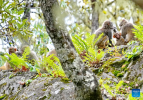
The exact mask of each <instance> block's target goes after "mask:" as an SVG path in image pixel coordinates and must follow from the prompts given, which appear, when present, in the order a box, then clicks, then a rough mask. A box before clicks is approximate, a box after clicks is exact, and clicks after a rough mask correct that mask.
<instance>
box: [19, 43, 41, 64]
mask: <svg viewBox="0 0 143 100" xmlns="http://www.w3.org/2000/svg"><path fill="white" fill-rule="evenodd" d="M26 48H28V51H29V52H30V53H29V54H28V55H27V59H26V61H27V62H29V63H31V65H33V66H34V65H35V62H36V61H38V57H37V55H36V53H35V52H34V51H32V50H30V47H29V46H28V45H24V46H22V47H21V52H22V54H23V53H24V51H25V49H26Z"/></svg>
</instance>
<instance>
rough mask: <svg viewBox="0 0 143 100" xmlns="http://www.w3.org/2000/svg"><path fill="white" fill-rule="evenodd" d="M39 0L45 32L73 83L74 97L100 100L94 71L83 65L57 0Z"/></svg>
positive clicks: (78, 99) (82, 99)
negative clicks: (65, 25)
mask: <svg viewBox="0 0 143 100" xmlns="http://www.w3.org/2000/svg"><path fill="white" fill-rule="evenodd" d="M39 1H40V4H41V9H42V12H43V16H44V19H45V25H46V30H47V33H48V34H49V36H50V38H51V39H52V42H53V44H54V46H55V49H56V52H57V56H58V58H59V59H60V62H61V64H62V67H63V69H64V71H65V74H66V75H67V77H68V78H69V79H70V80H72V82H73V83H74V85H75V99H76V100H102V96H101V92H100V89H99V85H98V82H97V79H96V78H95V75H94V73H93V72H91V71H90V70H88V68H87V67H86V66H85V65H84V63H83V62H82V60H81V58H80V57H79V55H78V54H77V52H76V50H75V47H74V45H73V43H72V41H71V39H70V36H69V34H68V33H67V31H66V30H65V27H64V18H63V14H62V13H61V10H60V7H59V5H58V2H57V0H39ZM61 16H62V17H61Z"/></svg>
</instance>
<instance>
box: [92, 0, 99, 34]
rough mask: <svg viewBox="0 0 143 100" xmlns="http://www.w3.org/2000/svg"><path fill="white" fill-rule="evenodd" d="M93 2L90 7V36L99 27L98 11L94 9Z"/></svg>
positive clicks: (93, 1)
mask: <svg viewBox="0 0 143 100" xmlns="http://www.w3.org/2000/svg"><path fill="white" fill-rule="evenodd" d="M95 2H96V0H91V7H92V25H91V34H93V33H94V32H95V30H97V29H98V27H99V13H98V10H97V9H95Z"/></svg>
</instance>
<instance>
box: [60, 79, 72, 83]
mask: <svg viewBox="0 0 143 100" xmlns="http://www.w3.org/2000/svg"><path fill="white" fill-rule="evenodd" d="M61 81H62V82H64V83H69V81H70V80H69V79H68V78H62V80H61Z"/></svg>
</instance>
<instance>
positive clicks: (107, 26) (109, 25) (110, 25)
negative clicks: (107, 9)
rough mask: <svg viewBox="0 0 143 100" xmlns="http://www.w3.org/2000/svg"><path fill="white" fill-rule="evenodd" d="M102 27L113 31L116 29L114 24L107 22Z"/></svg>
mask: <svg viewBox="0 0 143 100" xmlns="http://www.w3.org/2000/svg"><path fill="white" fill-rule="evenodd" d="M102 26H103V28H104V29H113V28H114V26H113V23H112V22H111V21H105V22H104V23H103V25H102Z"/></svg>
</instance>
